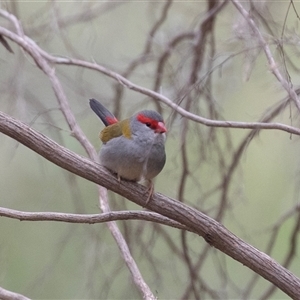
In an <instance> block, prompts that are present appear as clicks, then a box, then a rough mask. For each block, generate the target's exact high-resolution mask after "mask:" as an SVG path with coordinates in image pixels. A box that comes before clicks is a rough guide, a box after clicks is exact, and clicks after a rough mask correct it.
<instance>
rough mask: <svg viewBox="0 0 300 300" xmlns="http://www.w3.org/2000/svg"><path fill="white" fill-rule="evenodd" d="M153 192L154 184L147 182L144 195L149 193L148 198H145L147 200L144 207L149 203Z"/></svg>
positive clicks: (150, 181)
mask: <svg viewBox="0 0 300 300" xmlns="http://www.w3.org/2000/svg"><path fill="white" fill-rule="evenodd" d="M153 192H154V183H153V182H152V180H149V186H148V188H147V190H146V192H145V194H147V193H149V194H148V197H147V200H146V205H145V206H147V205H148V203H149V202H150V200H151V198H152V196H153Z"/></svg>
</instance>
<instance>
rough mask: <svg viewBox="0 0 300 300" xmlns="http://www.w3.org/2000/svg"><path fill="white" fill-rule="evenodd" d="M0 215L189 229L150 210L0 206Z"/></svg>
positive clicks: (86, 222) (31, 219) (36, 219)
mask: <svg viewBox="0 0 300 300" xmlns="http://www.w3.org/2000/svg"><path fill="white" fill-rule="evenodd" d="M0 216H2V217H7V218H11V219H17V220H20V221H57V222H67V223H80V224H99V223H106V222H111V221H120V220H143V221H150V222H155V223H159V224H163V225H167V226H171V227H174V228H177V229H182V230H188V231H190V229H189V228H188V227H186V226H184V225H181V224H180V223H178V222H176V221H174V220H170V219H169V218H166V217H164V216H162V215H160V214H158V213H154V212H150V211H112V212H108V213H102V214H85V215H82V214H69V213H57V212H25V211H19V210H14V209H9V208H4V207H0Z"/></svg>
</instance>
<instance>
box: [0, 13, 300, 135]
mask: <svg viewBox="0 0 300 300" xmlns="http://www.w3.org/2000/svg"><path fill="white" fill-rule="evenodd" d="M0 13H1V10H0ZM1 34H2V35H3V36H6V37H7V38H8V39H10V40H12V41H14V42H16V43H17V44H18V45H19V46H21V47H22V48H23V49H24V50H26V51H28V50H29V49H31V48H32V47H33V46H34V47H35V50H36V51H38V52H39V54H40V55H41V56H42V57H43V58H44V59H47V60H48V62H49V63H53V64H62V65H73V66H80V67H84V68H86V69H90V70H94V71H98V72H100V73H102V74H104V75H106V76H108V77H110V78H112V79H114V80H116V81H118V82H119V83H120V84H122V85H123V86H125V87H126V88H129V89H131V90H133V91H136V92H139V93H141V94H144V95H146V96H149V97H151V98H153V99H155V100H157V101H161V102H163V103H165V104H166V105H168V106H169V107H170V108H172V109H173V110H175V111H176V112H178V113H179V114H180V115H181V116H183V117H185V118H188V119H190V120H192V121H194V122H197V123H200V124H203V125H205V126H209V127H223V128H239V129H268V130H281V131H285V132H288V133H291V134H295V135H300V129H299V128H296V127H293V126H289V125H286V124H282V123H262V122H238V121H220V120H211V119H207V118H204V117H201V116H198V115H196V114H193V113H191V112H189V111H187V110H185V109H184V108H182V107H180V106H179V105H178V104H177V103H175V102H173V101H172V100H171V99H169V98H168V97H166V96H164V95H162V94H160V93H157V92H154V91H152V90H150V89H147V88H144V87H141V86H139V85H137V84H134V83H133V82H131V81H130V80H128V79H126V78H125V77H123V76H121V75H120V74H118V73H116V72H114V71H111V70H109V69H107V68H105V67H103V66H101V65H99V64H97V63H92V62H87V61H84V60H80V59H74V58H62V57H55V56H52V55H50V54H48V53H47V52H45V51H44V50H42V49H41V48H39V47H38V46H37V45H36V44H35V43H34V42H33V41H32V40H31V39H30V38H28V37H27V36H26V37H24V38H22V37H20V36H18V35H16V34H15V33H13V32H11V31H9V30H7V29H6V28H3V27H1V26H0V35H1ZM37 61H39V60H37ZM37 65H38V66H39V64H37ZM39 67H41V66H39ZM288 93H289V95H290V97H291V99H293V100H294V99H295V97H296V98H297V93H296V91H294V90H291V89H289V90H288Z"/></svg>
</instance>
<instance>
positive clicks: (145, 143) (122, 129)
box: [89, 99, 167, 205]
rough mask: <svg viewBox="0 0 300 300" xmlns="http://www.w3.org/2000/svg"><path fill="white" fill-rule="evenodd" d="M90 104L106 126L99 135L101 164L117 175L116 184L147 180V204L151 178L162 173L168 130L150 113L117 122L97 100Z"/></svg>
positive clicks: (154, 112)
mask: <svg viewBox="0 0 300 300" xmlns="http://www.w3.org/2000/svg"><path fill="white" fill-rule="evenodd" d="M89 103H90V107H91V109H92V110H93V111H94V112H95V113H96V115H97V116H98V117H99V118H100V119H101V120H102V122H103V124H104V125H105V126H106V127H105V128H104V129H103V130H102V131H101V132H100V134H99V138H100V140H101V141H102V143H103V145H102V147H101V149H100V152H99V158H100V164H101V165H102V166H104V167H105V168H107V169H109V170H110V171H112V172H113V173H116V174H117V177H118V180H119V182H120V181H121V179H125V180H130V181H140V180H143V179H145V180H147V181H148V183H149V186H148V189H147V192H148V191H149V194H148V198H147V200H146V205H147V204H148V203H149V201H150V199H151V198H152V195H153V192H154V184H153V181H152V179H153V178H154V177H156V176H157V175H158V174H159V173H160V172H161V170H162V169H163V167H164V165H165V162H166V152H165V141H166V132H167V128H166V126H165V123H164V120H163V118H162V116H161V115H160V114H159V113H158V112H156V111H153V110H142V111H140V112H137V113H136V114H134V115H133V116H132V117H130V118H128V119H125V120H122V121H118V119H117V118H116V117H115V116H114V115H113V114H112V113H111V112H110V111H109V110H108V109H107V108H105V107H104V106H103V105H102V104H101V103H100V102H99V101H97V100H96V99H90V102H89Z"/></svg>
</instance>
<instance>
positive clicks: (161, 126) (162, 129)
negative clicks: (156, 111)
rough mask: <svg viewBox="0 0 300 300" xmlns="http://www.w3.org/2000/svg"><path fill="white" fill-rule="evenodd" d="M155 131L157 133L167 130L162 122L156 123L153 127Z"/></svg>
mask: <svg viewBox="0 0 300 300" xmlns="http://www.w3.org/2000/svg"><path fill="white" fill-rule="evenodd" d="M155 132H157V133H164V132H167V128H166V126H165V124H164V122H158V123H157V128H156V129H155Z"/></svg>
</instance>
